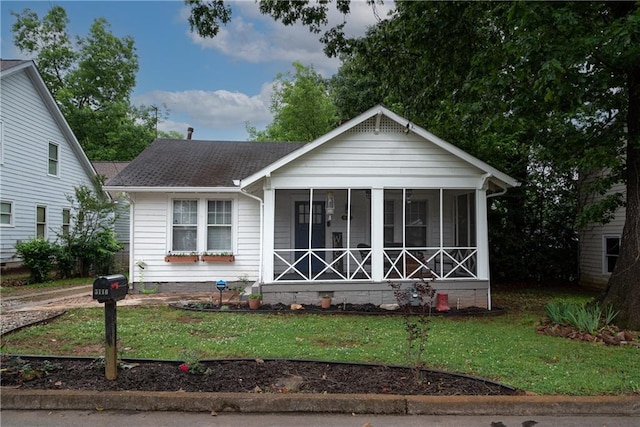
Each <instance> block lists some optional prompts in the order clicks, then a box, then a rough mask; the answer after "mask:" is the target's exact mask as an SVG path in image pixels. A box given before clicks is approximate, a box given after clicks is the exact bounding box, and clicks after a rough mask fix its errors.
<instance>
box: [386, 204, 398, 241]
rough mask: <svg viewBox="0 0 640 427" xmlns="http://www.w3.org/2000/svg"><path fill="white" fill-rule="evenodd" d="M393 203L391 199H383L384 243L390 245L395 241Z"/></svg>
mask: <svg viewBox="0 0 640 427" xmlns="http://www.w3.org/2000/svg"><path fill="white" fill-rule="evenodd" d="M395 222H396V219H395V203H394V201H393V200H385V201H384V245H385V246H388V245H392V244H393V242H394V241H395Z"/></svg>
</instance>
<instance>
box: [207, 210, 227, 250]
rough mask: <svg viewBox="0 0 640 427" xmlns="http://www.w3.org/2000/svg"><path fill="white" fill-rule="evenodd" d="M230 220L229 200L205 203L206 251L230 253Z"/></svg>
mask: <svg viewBox="0 0 640 427" xmlns="http://www.w3.org/2000/svg"><path fill="white" fill-rule="evenodd" d="M231 218H232V214H231V200H209V201H208V202H207V251H211V252H231V251H232V246H231V231H232V230H231V225H232V224H231Z"/></svg>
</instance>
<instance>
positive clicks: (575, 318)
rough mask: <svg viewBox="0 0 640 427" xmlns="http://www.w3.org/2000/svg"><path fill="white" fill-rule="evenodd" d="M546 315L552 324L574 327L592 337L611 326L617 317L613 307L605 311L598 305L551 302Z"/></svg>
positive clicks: (546, 308)
mask: <svg viewBox="0 0 640 427" xmlns="http://www.w3.org/2000/svg"><path fill="white" fill-rule="evenodd" d="M545 314H546V316H547V318H548V319H549V320H550V321H551V323H557V324H559V325H565V326H573V327H574V328H576V329H578V330H579V331H581V332H588V333H590V334H592V335H593V334H596V333H597V332H598V331H599V330H601V329H602V328H604V327H605V326H607V325H609V324H611V322H613V319H615V317H616V315H617V313H616V312H614V310H613V308H612V307H611V306H609V307H607V308H606V309H605V310H603V309H601V308H600V306H599V305H598V304H593V305H588V304H578V303H575V302H571V301H550V302H549V303H548V304H547V306H546V307H545Z"/></svg>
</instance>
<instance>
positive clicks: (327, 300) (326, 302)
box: [320, 294, 331, 308]
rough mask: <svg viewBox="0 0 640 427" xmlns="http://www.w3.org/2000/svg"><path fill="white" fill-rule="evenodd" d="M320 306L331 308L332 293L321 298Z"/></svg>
mask: <svg viewBox="0 0 640 427" xmlns="http://www.w3.org/2000/svg"><path fill="white" fill-rule="evenodd" d="M320 307H322V308H329V307H331V295H329V294H325V295H322V297H321V298H320Z"/></svg>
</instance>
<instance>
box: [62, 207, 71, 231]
mask: <svg viewBox="0 0 640 427" xmlns="http://www.w3.org/2000/svg"><path fill="white" fill-rule="evenodd" d="M70 229H71V210H70V209H62V234H64V235H68V234H69V230H70Z"/></svg>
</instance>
